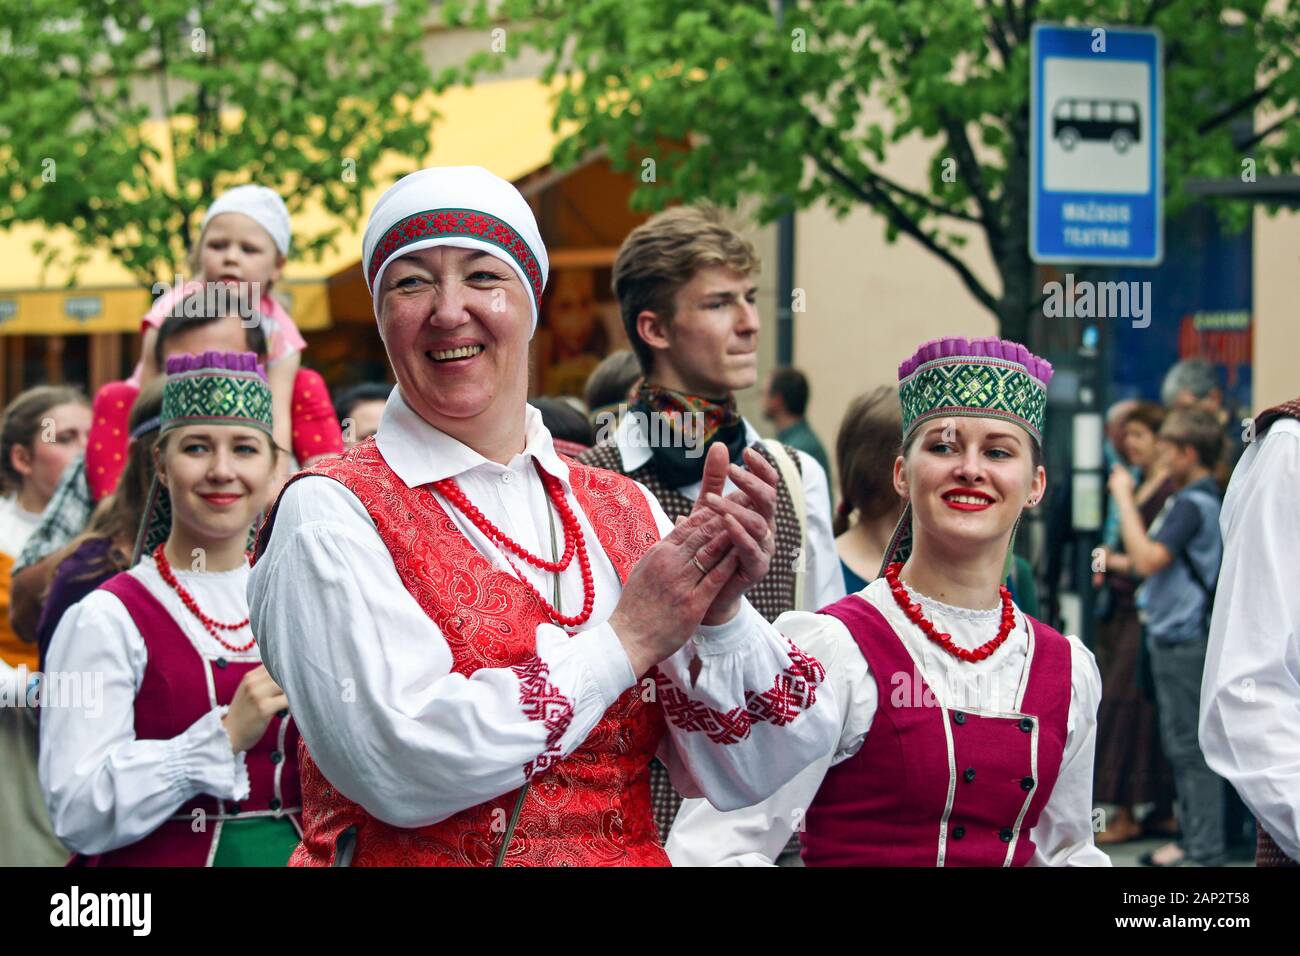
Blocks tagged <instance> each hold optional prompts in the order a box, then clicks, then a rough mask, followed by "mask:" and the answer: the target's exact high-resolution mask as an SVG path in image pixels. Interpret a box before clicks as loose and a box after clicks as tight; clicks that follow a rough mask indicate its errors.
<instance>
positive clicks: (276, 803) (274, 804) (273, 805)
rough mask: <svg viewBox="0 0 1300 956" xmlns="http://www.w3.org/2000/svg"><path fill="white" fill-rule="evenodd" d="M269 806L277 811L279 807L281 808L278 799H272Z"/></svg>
mask: <svg viewBox="0 0 1300 956" xmlns="http://www.w3.org/2000/svg"><path fill="white" fill-rule="evenodd" d="M269 806H270V808H271V809H272V810H279V809H280V807H281V806H282V804H281V803H280V798H279V797H272V798H271V802H270V804H269Z"/></svg>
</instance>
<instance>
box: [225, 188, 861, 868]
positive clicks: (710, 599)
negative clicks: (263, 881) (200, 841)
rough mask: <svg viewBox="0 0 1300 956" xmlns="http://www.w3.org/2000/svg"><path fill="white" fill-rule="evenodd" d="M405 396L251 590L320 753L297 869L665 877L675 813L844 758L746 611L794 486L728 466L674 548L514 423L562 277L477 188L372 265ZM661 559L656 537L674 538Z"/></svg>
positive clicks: (395, 206) (672, 531) (315, 495)
mask: <svg viewBox="0 0 1300 956" xmlns="http://www.w3.org/2000/svg"><path fill="white" fill-rule="evenodd" d="M362 265H363V268H364V270H365V275H366V281H367V284H368V285H369V287H370V290H371V293H372V296H373V298H374V307H375V315H376V318H377V319H378V322H379V330H380V334H381V336H382V337H383V340H384V345H385V348H386V349H387V351H388V357H389V361H390V362H391V363H392V366H393V369H394V372H395V373H396V377H397V381H398V387H397V388H396V389H394V391H393V393H392V395H391V397H390V398H389V400H388V405H387V407H386V409H385V411H384V416H383V420H382V423H381V424H380V427H379V431H378V433H377V435H376V436H375V438H374V439H373V440H367V441H364V442H361V443H359V444H358V445H357V446H356V447H355V448H353V449H351V450H350V451H348V452H347V453H346V454H345V455H343V456H342V457H340V458H337V459H334V460H332V461H328V462H325V463H322V464H319V465H317V466H316V467H314V468H313V469H311V470H310V471H309V472H307V473H304V474H303V475H301V476H299V478H298V479H297V480H295V481H294V482H292V483H291V484H290V485H288V486H287V487H286V489H285V491H284V492H283V494H282V496H281V498H280V500H279V502H278V503H277V505H276V508H275V509H274V510H273V512H272V514H271V516H270V519H269V520H268V522H267V525H266V527H265V528H264V530H263V533H262V536H261V540H260V542H259V551H260V556H259V558H258V561H257V564H256V566H255V568H254V571H253V576H252V580H251V583H250V587H249V597H250V609H251V614H252V618H253V625H254V629H255V632H256V633H257V634H258V636H259V640H260V642H261V647H262V651H263V654H264V659H265V660H266V662H267V667H268V669H269V670H270V672H271V674H272V675H273V676H274V677H275V679H276V681H277V683H279V684H280V686H282V687H283V688H284V689H285V692H286V694H287V695H288V698H289V700H290V704H291V706H292V708H293V711H294V714H295V719H296V721H297V723H298V725H299V727H300V728H301V730H302V734H303V738H304V742H305V745H306V746H305V748H304V750H303V753H302V766H303V808H304V813H303V820H304V829H305V832H304V836H303V843H302V845H301V846H300V847H299V849H298V851H297V853H296V854H295V855H294V858H293V861H292V862H293V863H295V864H299V865H330V864H334V865H340V864H346V863H349V862H350V863H352V864H354V865H443V866H456V865H466V866H474V865H479V866H483V865H491V864H492V863H493V862H494V861H495V862H496V863H498V864H501V863H506V864H511V865H555V864H577V865H593V866H598V865H664V864H667V862H668V858H667V856H666V854H665V853H664V851H663V848H662V847H661V846H660V844H659V840H658V837H657V833H656V830H655V827H654V824H653V821H652V818H651V811H650V794H649V786H648V768H649V763H650V760H651V758H652V757H654V756H655V755H656V754H658V755H659V756H660V758H661V759H663V760H664V761H665V763H666V764H667V765H668V766H669V767H670V769H671V771H672V773H673V780H674V783H675V784H676V785H677V787H678V789H679V790H682V791H683V792H689V793H691V794H694V795H700V796H704V797H707V798H708V799H709V800H710V801H712V802H713V803H715V804H717V805H718V806H720V807H724V808H731V807H739V806H744V805H748V804H751V803H753V802H755V801H756V800H759V799H762V798H763V797H764V796H766V795H768V794H770V793H772V792H774V791H775V790H776V788H777V787H779V786H780V785H781V784H782V783H784V782H785V781H787V780H789V779H791V778H792V777H793V776H794V775H795V774H796V773H797V772H798V771H799V770H800V769H802V767H803V766H804V765H806V764H807V763H809V762H810V761H811V760H812V759H813V757H814V756H815V755H816V754H817V753H818V752H820V751H822V750H825V749H826V748H828V747H830V746H831V744H832V743H833V741H834V739H835V737H836V735H837V733H838V729H839V728H838V727H837V726H836V724H835V722H834V719H833V718H832V717H831V716H830V715H831V713H832V712H833V709H834V708H833V700H832V699H828V698H827V696H826V695H825V693H824V691H823V688H824V686H825V685H824V684H823V683H822V681H823V678H824V672H823V670H822V668H821V665H820V664H818V663H817V661H816V660H814V659H812V658H809V657H808V656H807V655H805V654H803V653H802V652H801V651H800V650H799V649H798V648H797V647H795V646H794V645H793V644H791V643H790V642H789V641H787V640H786V639H784V638H782V637H781V636H780V635H779V634H777V633H776V631H775V630H774V629H773V628H772V627H771V626H770V625H768V624H767V623H766V622H765V621H763V619H762V618H761V617H759V616H758V615H757V613H755V612H754V611H753V609H752V608H751V607H750V606H749V604H748V602H747V601H746V600H745V599H744V597H743V594H744V592H745V590H746V588H747V587H748V585H749V584H750V583H751V582H753V581H756V580H758V579H760V578H761V577H762V576H763V574H764V573H766V570H767V567H768V564H769V562H770V560H771V554H772V550H773V533H772V521H773V514H774V506H775V496H774V483H775V481H776V475H775V473H774V471H773V469H771V468H770V467H769V466H767V464H766V462H764V461H763V460H762V459H760V458H758V456H753V457H752V460H748V459H747V462H748V464H749V469H750V470H749V471H748V472H746V471H745V470H742V469H740V468H738V467H735V466H731V465H729V464H728V462H727V458H726V455H725V454H724V455H719V456H716V457H714V458H711V459H710V461H709V463H708V466H707V469H706V473H705V488H706V491H713V492H719V491H721V489H722V488H723V487H724V485H725V482H726V478H727V477H728V475H729V476H730V478H731V480H732V481H733V482H735V484H736V486H737V487H738V488H739V489H740V491H739V492H738V493H736V494H735V495H734V496H730V497H728V498H726V499H724V498H722V497H720V496H719V494H716V493H712V494H710V493H703V494H701V504H700V506H699V507H698V508H697V510H696V512H695V513H694V514H693V515H692V516H691V518H690V519H689V520H687V521H686V522H683V523H682V524H680V525H678V526H677V527H676V528H673V527H672V526H671V524H670V522H669V521H668V519H667V518H666V517H665V516H664V514H663V512H662V510H661V509H660V508H659V506H658V504H657V503H656V501H655V499H654V498H653V497H651V496H650V495H649V494H648V493H647V492H646V491H645V489H644V488H642V487H641V486H639V485H637V484H636V483H634V482H632V481H630V480H629V479H627V478H625V477H623V476H621V475H615V474H612V473H610V472H606V471H602V470H599V469H593V468H588V467H584V466H581V465H578V464H576V463H575V462H573V461H571V460H569V459H566V458H563V457H561V456H560V455H559V454H557V453H556V451H555V448H554V445H553V443H552V439H551V436H550V434H549V432H548V431H547V430H546V428H545V426H544V425H543V424H542V421H541V416H540V414H539V413H538V412H537V410H536V409H534V408H531V407H530V406H529V405H528V404H527V403H526V398H527V393H528V341H529V338H530V337H531V335H532V332H533V330H534V329H535V328H536V326H537V309H538V303H539V301H540V298H541V295H542V290H543V288H544V287H545V284H546V277H547V257H546V249H545V246H544V245H543V244H542V240H541V236H540V234H539V231H538V228H537V223H536V221H535V219H534V217H533V213H532V210H531V209H530V208H529V206H528V204H527V202H526V201H525V200H524V198H523V197H522V196H521V195H520V194H519V192H518V191H517V190H516V189H515V188H514V187H513V186H512V185H511V184H510V183H508V182H506V181H505V180H502V179H499V178H498V177H496V176H494V175H492V174H491V173H489V172H488V171H486V170H484V169H480V168H477V167H457V168H438V169H426V170H422V171H421V172H418V173H414V174H412V175H410V176H407V177H406V178H404V179H402V180H401V181H399V182H398V183H397V184H396V185H394V186H393V187H392V188H391V189H390V190H389V191H388V192H387V193H385V194H384V196H383V197H382V198H381V199H380V200H379V202H378V204H377V205H376V207H375V209H374V211H373V212H372V214H371V217H370V221H369V224H368V226H367V228H366V234H365V242H364V258H363V262H362ZM661 538H662V539H663V540H660V539H661Z"/></svg>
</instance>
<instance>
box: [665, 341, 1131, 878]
mask: <svg viewBox="0 0 1300 956" xmlns="http://www.w3.org/2000/svg"><path fill="white" fill-rule="evenodd" d="M1051 374H1052V368H1051V366H1050V365H1049V364H1048V363H1047V362H1045V361H1043V360H1042V359H1040V358H1038V357H1036V356H1034V355H1031V354H1030V353H1029V352H1028V351H1027V350H1026V349H1025V348H1024V347H1023V346H1020V345H1017V344H1015V343H1013V342H1005V341H1003V340H1001V339H975V340H971V341H968V340H966V339H944V340H939V341H935V342H928V343H926V344H925V345H923V346H922V347H921V348H920V349H919V350H918V351H917V353H916V354H915V355H913V356H912V357H911V358H910V359H908V360H907V361H906V362H904V363H903V364H902V365H901V366H900V368H899V399H900V402H901V405H902V417H903V440H902V444H901V454H900V455H899V456H898V458H897V459H896V460H895V463H894V487H895V490H897V492H898V493H899V495H900V496H901V497H902V498H903V499H904V501H905V502H906V507H905V509H904V511H903V516H902V518H901V520H900V521H899V524H898V528H897V530H896V531H895V533H894V536H893V538H892V540H891V541H890V544H889V547H888V548H887V549H886V553H885V559H884V568H883V570H882V574H881V576H880V577H879V578H877V579H876V580H875V581H873V582H872V583H871V584H870V585H868V586H867V587H866V588H864V589H863V590H861V591H859V592H857V593H856V594H851V595H849V596H848V597H847V598H844V599H843V600H841V601H838V602H836V603H835V604H832V605H830V606H829V607H826V608H823V609H822V610H821V611H820V612H819V613H816V614H808V613H799V612H792V613H789V614H786V615H783V616H782V617H781V618H779V619H778V620H777V622H776V626H777V629H778V630H780V631H781V632H782V633H783V634H785V635H786V636H787V637H789V638H790V639H791V640H792V641H795V642H797V643H798V644H799V646H800V647H804V648H807V649H808V651H809V653H812V654H815V655H816V657H817V659H818V660H820V661H821V662H822V663H823V664H824V665H825V667H826V672H827V678H828V681H829V682H830V683H831V684H832V685H833V686H834V688H835V699H836V702H837V706H838V708H839V710H840V714H839V716H840V721H841V723H840V726H841V728H842V730H841V734H840V739H839V741H838V742H837V744H836V745H835V748H834V749H833V750H832V751H830V752H828V753H826V754H825V755H824V756H823V757H822V759H821V760H819V761H818V762H817V763H814V764H813V765H812V766H810V767H808V768H807V769H806V770H805V771H804V772H803V773H801V774H800V775H799V776H798V777H796V778H795V779H794V780H793V781H791V782H790V783H789V784H787V785H786V786H785V787H784V788H782V790H780V791H779V792H778V793H777V794H776V795H775V796H774V797H772V798H770V799H769V800H767V801H765V802H764V803H761V804H759V805H757V806H754V807H749V808H746V809H743V810H737V811H731V812H726V813H723V812H720V811H717V810H715V809H713V808H712V807H709V806H708V805H707V804H705V803H704V802H703V801H699V800H692V801H687V803H686V804H685V805H683V807H682V810H681V812H680V813H679V814H678V817H677V821H676V823H675V825H674V827H673V830H672V834H671V838H670V840H669V843H668V852H669V855H670V857H671V858H672V860H673V862H674V863H676V864H679V865H680V864H712V863H719V862H732V863H749V864H762V863H769V862H771V861H772V860H773V859H774V858H775V855H776V853H778V852H779V851H780V849H781V847H782V846H784V844H785V841H786V839H787V838H788V837H789V835H790V833H791V832H792V831H793V832H798V833H799V835H800V839H801V841H802V844H803V859H804V863H805V864H807V865H809V866H825V865H861V866H1024V865H1036V866H1063V865H1065V866H1088V865H1091V866H1105V865H1108V863H1109V860H1108V859H1107V857H1106V856H1105V854H1103V853H1102V852H1101V851H1100V850H1098V849H1097V847H1096V846H1095V844H1094V843H1093V838H1092V833H1093V827H1092V809H1091V808H1092V799H1091V798H1092V768H1093V750H1094V744H1095V739H1096V712H1097V703H1098V700H1099V698H1100V685H1101V681H1100V678H1099V676H1098V673H1097V668H1096V664H1095V663H1094V662H1093V658H1092V654H1091V653H1090V652H1089V651H1088V650H1087V649H1086V648H1084V646H1083V645H1082V644H1081V643H1080V642H1079V640H1078V639H1077V638H1074V637H1069V638H1067V637H1063V636H1062V635H1060V634H1059V633H1057V632H1056V631H1054V630H1053V629H1052V628H1050V627H1048V626H1046V625H1045V624H1042V623H1041V622H1039V621H1035V620H1034V619H1033V618H1031V617H1029V616H1028V615H1026V614H1025V613H1024V612H1022V611H1021V610H1020V609H1019V608H1018V607H1017V606H1016V605H1015V602H1014V601H1013V600H1012V598H1011V595H1010V593H1009V592H1008V591H1007V589H1006V587H1005V586H1003V584H1002V581H1003V580H1004V579H1005V576H1006V568H1007V563H1008V560H1009V557H1010V554H1011V543H1012V540H1013V538H1014V536H1015V529H1016V526H1017V524H1018V523H1019V520H1020V516H1021V514H1022V512H1023V511H1024V509H1025V508H1032V507H1035V506H1036V505H1037V504H1038V502H1039V501H1040V500H1041V499H1042V496H1043V491H1044V489H1045V487H1046V473H1045V472H1044V470H1043V466H1042V451H1041V440H1042V425H1043V413H1044V409H1045V406H1046V393H1047V383H1048V381H1049V380H1050V378H1051Z"/></svg>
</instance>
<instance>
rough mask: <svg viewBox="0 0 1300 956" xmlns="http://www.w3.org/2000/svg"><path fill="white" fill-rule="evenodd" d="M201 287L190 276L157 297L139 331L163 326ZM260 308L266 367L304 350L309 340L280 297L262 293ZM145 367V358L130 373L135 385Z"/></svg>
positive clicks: (137, 384) (130, 380) (131, 381)
mask: <svg viewBox="0 0 1300 956" xmlns="http://www.w3.org/2000/svg"><path fill="white" fill-rule="evenodd" d="M202 288H203V283H202V282H200V281H198V280H197V279H191V280H190V281H189V282H187V283H185V285H183V286H181V287H180V288H173V289H171V290H169V291H167V292H164V293H163V294H162V295H160V296H159V297H158V298H157V299H155V300H154V304H153V306H152V308H150V309H149V311H148V313H146V315H145V317H144V320H143V321H142V323H141V327H140V331H141V332H143V331H144V330H145V329H146V328H155V329H158V328H162V324H163V322H164V321H165V320H166V319H167V317H168V316H169V315H170V314H171V312H172V309H173V308H174V307H175V305H176V303H177V302H178V301H180V300H181V299H183V298H185V297H186V296H187V295H189V294H190V293H192V292H197V291H199V290H201V289H202ZM258 308H259V309H260V310H261V313H262V318H263V319H264V320H265V331H266V350H267V355H266V365H267V368H271V367H273V366H274V365H275V364H276V363H277V362H279V361H280V360H281V359H283V358H284V357H285V356H287V355H289V354H290V353H292V352H301V351H303V350H304V349H305V348H307V342H306V340H304V339H303V337H302V333H301V332H299V331H298V326H296V325H294V324H293V318H292V317H291V316H290V315H289V313H288V312H287V311H285V308H284V306H282V305H281V304H280V302H279V300H278V299H276V298H275V297H274V296H272V295H271V294H270V293H269V292H268V293H267V294H265V295H263V296H262V301H261V302H260V303H259V305H258ZM143 369H144V360H143V358H142V359H141V360H140V361H139V362H137V363H136V366H135V371H134V372H132V373H131V377H130V378H129V379H128V380H127V381H128V382H130V384H132V385H135V386H139V384H140V374H141V372H142V371H143Z"/></svg>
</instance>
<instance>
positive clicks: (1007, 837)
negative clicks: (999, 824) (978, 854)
mask: <svg viewBox="0 0 1300 956" xmlns="http://www.w3.org/2000/svg"><path fill="white" fill-rule="evenodd" d="M998 839H999V840H1001V841H1002V842H1003V843H1010V842H1011V827H1003V828H1002V829H1001V830H1000V831H999V832H998Z"/></svg>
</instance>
